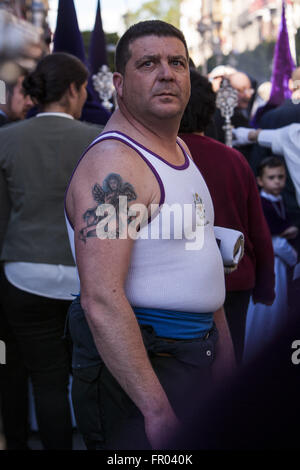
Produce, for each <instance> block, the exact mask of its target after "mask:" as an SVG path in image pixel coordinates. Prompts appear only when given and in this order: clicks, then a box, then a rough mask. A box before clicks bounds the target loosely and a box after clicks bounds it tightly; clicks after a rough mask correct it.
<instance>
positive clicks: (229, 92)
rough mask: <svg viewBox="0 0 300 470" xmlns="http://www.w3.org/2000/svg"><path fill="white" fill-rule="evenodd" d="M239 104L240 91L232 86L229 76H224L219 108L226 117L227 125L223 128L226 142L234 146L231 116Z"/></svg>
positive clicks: (219, 96)
mask: <svg viewBox="0 0 300 470" xmlns="http://www.w3.org/2000/svg"><path fill="white" fill-rule="evenodd" d="M237 104H238V93H237V91H236V90H235V89H234V88H232V86H231V85H230V82H229V80H228V78H225V77H224V78H223V80H222V83H221V86H220V89H219V91H218V93H217V101H216V105H217V108H219V110H220V111H221V116H222V117H223V118H225V125H224V126H223V129H224V131H225V143H226V145H228V146H229V147H232V129H233V126H232V125H231V118H232V116H233V113H234V108H235V107H236V106H237Z"/></svg>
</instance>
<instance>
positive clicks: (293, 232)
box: [279, 225, 299, 240]
mask: <svg viewBox="0 0 300 470" xmlns="http://www.w3.org/2000/svg"><path fill="white" fill-rule="evenodd" d="M298 233H299V229H298V227H296V226H295V225H291V226H290V227H288V228H287V229H285V231H284V232H282V233H281V234H280V235H279V236H280V237H281V238H286V239H287V240H292V239H293V238H296V237H297V235H298Z"/></svg>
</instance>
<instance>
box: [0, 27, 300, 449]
mask: <svg viewBox="0 0 300 470" xmlns="http://www.w3.org/2000/svg"><path fill="white" fill-rule="evenodd" d="M299 75H300V68H297V69H296V70H295V71H294V74H293V76H292V77H291V80H292V82H293V83H298V82H299V80H298V78H299ZM223 77H226V78H228V79H229V82H230V85H231V86H232V87H233V88H234V89H236V90H237V96H238V104H237V107H236V108H235V111H234V116H233V118H232V124H233V126H234V130H233V137H234V146H235V148H231V147H229V146H227V145H225V136H224V128H223V126H224V118H222V116H221V113H220V110H219V109H217V108H216V93H217V92H218V90H219V88H220V85H221V83H222V79H223ZM88 78H89V72H88V70H87V68H86V66H85V65H84V64H83V63H82V62H81V61H80V60H79V59H78V58H76V57H74V56H72V55H70V54H67V53H63V52H56V53H52V54H49V55H46V56H45V57H43V58H42V59H41V60H40V61H39V62H38V64H37V66H36V68H35V69H34V70H33V71H31V72H29V73H28V72H25V71H24V70H20V76H19V78H18V80H17V82H16V83H13V84H12V85H11V86H10V87H8V88H7V90H6V92H7V99H6V104H5V105H0V126H1V130H0V141H1V150H0V200H1V216H0V261H1V272H0V289H1V291H0V339H1V340H3V341H4V342H5V344H6V352H7V354H6V364H5V365H0V401H1V413H0V415H1V416H2V422H3V433H4V436H5V440H6V447H7V449H9V450H17V449H28V448H29V447H28V436H29V416H28V380H29V379H30V380H31V383H32V387H33V394H34V400H35V407H36V416H37V423H38V429H39V434H40V438H41V441H42V444H43V447H44V448H45V449H48V450H53V449H69V450H70V449H72V421H71V411H70V402H69V397H68V385H69V379H70V374H72V376H73V379H72V380H73V385H72V399H73V407H74V412H75V418H76V425H77V427H78V430H79V432H80V433H81V435H82V437H83V439H84V442H85V445H86V447H87V449H90V450H96V449H99V450H101V449H158V448H168V446H172V445H177V444H176V443H177V439H178V436H182V440H179V444H178V445H179V446H180V445H184V446H186V448H188V447H189V444H188V442H187V440H186V436H187V435H189V436H190V437H191V434H190V433H191V429H193V426H196V428H197V429H198V426H199V422H198V421H197V422H196V423H195V422H194V419H195V416H198V410H199V409H200V408H199V406H200V405H201V406H202V407H203V405H204V404H207V407H206V405H205V407H206V409H210V407H211V406H213V403H214V402H212V400H213V398H212V397H214V399H215V400H216V390H221V392H220V393H222V387H223V386H224V384H225V385H226V384H232V386H233V390H234V391H236V390H237V387H238V385H235V382H234V380H236V378H239V377H240V374H241V373H244V372H243V371H244V370H246V371H247V367H248V366H249V365H250V367H251V364H252V363H253V361H254V362H255V361H256V360H257V358H259V357H260V355H262V356H261V357H262V359H261V362H260V365H261V367H263V364H264V360H263V355H264V352H265V351H267V350H268V348H269V347H270V345H272V344H273V342H274V341H275V342H276V340H277V338H278V337H280V336H281V335H282V334H283V332H285V331H287V330H288V329H289V328H291V325H293V321H294V316H295V314H296V315H297V313H298V314H299V312H297V308H298V307H297V302H295V299H296V297H297V295H298V293H299V284H298V278H297V274H296V271H297V270H294V268H295V266H297V264H298V262H299V255H298V253H299V250H300V243H299V242H300V238H299V227H300V180H299V174H300V172H299V159H298V158H299V151H300V102H298V97H299V89H300V87H299V88H298V89H297V88H295V87H293V90H292V95H291V99H290V100H288V101H287V102H285V103H283V104H282V105H280V106H279V107H278V108H276V109H274V110H272V111H268V112H267V113H266V114H264V115H263V116H262V117H261V119H260V122H259V125H258V128H257V129H252V128H251V124H250V123H251V118H252V117H253V114H252V109H253V105H254V109H255V104H254V102H255V99H256V98H257V93H256V92H257V90H256V88H257V83H256V81H255V79H254V78H252V77H249V76H248V75H247V74H245V73H244V72H242V71H239V70H235V69H232V68H230V67H228V66H219V67H217V68H216V69H214V70H213V71H212V72H211V73H210V74H209V75H208V77H204V76H202V75H201V74H200V72H199V71H198V70H196V68H194V67H193V66H191V65H190V64H189V56H188V48H187V44H186V41H185V38H184V36H183V34H182V33H181V32H180V31H179V30H178V29H177V28H175V27H174V26H171V25H170V24H168V23H165V22H162V21H146V22H142V23H138V24H136V25H134V26H132V27H131V28H129V29H128V30H127V31H126V32H125V34H124V35H123V36H122V38H121V39H120V40H119V43H118V45H117V49H116V57H115V72H114V75H113V80H114V86H115V89H116V95H117V102H118V107H117V108H116V109H115V110H114V112H113V113H112V114H111V116H110V117H109V119H108V121H107V122H103V126H101V125H95V124H92V123H91V122H86V117H85V121H80V117H81V116H82V115H84V116H88V114H84V113H82V111H83V109H84V106H85V103H86V101H87V90H86V87H87V84H88ZM292 82H291V84H292ZM262 99H263V98H260V102H261V100H262ZM264 99H265V100H266V97H265V96H264ZM33 106H34V107H35V108H34V110H33V111H32V108H33ZM29 110H31V111H30V116H31V117H30V118H28V111H29ZM26 116H27V118H26ZM275 155H276V156H275ZM175 206H176V208H177V209H178V210H176V211H175V210H174V211H173V209H174V207H175ZM187 206H188V207H189V208H190V209H191V211H190V214H191V217H186V213H187V212H186V210H185V209H186V207H187ZM170 208H171V210H170ZM172 211H173V214H172V215H170V213H171V212H172ZM179 213H180V214H181V215H182V214H183V218H182V217H179V215H178V214H179ZM167 220H168V223H167V222H166V221H167ZM166 224H167V225H168V227H169V234H168V236H165V235H166V230H165V227H166ZM214 226H219V227H224V228H227V229H233V230H235V231H237V232H238V233H239V234H241V235H242V237H243V240H244V255H243V257H242V259H241V260H240V262H239V264H238V265H237V266H234V268H233V269H231V270H230V273H226V274H225V272H224V262H223V259H222V256H221V251H220V243H221V244H222V240H221V241H218V242H217V240H216V236H215V232H214ZM201 237H202V238H201ZM200 238H201V240H202V243H201V244H200V245H199V246H198V248H197V249H192V248H191V246H192V244H193V241H194V240H196V242H199V239H200ZM187 242H189V243H190V249H189V248H187V246H188V244H189V243H187ZM249 381H250V379H249ZM235 387H236V388H235ZM188 396H190V397H191V400H187V397H188ZM222 397H223V401H224V406H225V404H228V401H226V393H224V395H222ZM270 406H271V405H270ZM247 412H248V413H250V412H251V411H249V410H248V411H247ZM247 412H246V413H245V415H247ZM203 416H204V418H205V419H204V421H203V426H202V427H201V431H199V435H201V432H202V433H203V432H204V431H203V429H205V428H206V426H207V425H208V422H209V419H210V417H209V416H208V414H206V413H205V412H204V414H203ZM225 421H226V418H225V417H224V422H225ZM271 424H272V420H271V421H270V423H269V425H270V426H271ZM266 426H267V425H266ZM183 429H186V430H187V433H184V432H183ZM211 432H212V431H211ZM233 434H234V433H233ZM223 438H224V436H223V437H222V436H221V437H220V436H219V434H216V435H214V436H212V434H211V439H212V440H211V442H210V443H207V447H208V448H209V446H210V445H212V446H215V447H216V448H218V447H219V448H222V447H223V443H224V442H225V440H224V441H222V439H223ZM250 440H251V439H250ZM275 441H276V439H275ZM275 441H274V442H275ZM191 442H193V445H194V446H195V445H196V446H197V445H199V448H202V447H201V446H203V442H205V440H203V441H201V442H196V441H195V438H194V437H193V438H192V437H191ZM172 443H173V444H172ZM224 445H225V444H224ZM250 446H251V442H250Z"/></svg>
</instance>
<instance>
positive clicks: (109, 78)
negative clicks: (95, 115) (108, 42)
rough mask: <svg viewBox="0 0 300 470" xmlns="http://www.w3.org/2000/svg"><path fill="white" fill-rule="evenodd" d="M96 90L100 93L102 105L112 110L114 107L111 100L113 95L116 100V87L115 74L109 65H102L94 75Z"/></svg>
mask: <svg viewBox="0 0 300 470" xmlns="http://www.w3.org/2000/svg"><path fill="white" fill-rule="evenodd" d="M92 80H93V85H94V88H95V90H96V91H97V92H98V93H99V96H100V99H101V100H102V105H103V106H104V107H105V108H106V109H107V110H108V111H111V108H112V107H113V105H112V103H111V102H110V101H109V100H110V99H111V98H112V97H114V100H115V87H114V85H113V74H112V72H111V71H110V69H109V67H108V66H107V65H102V66H101V67H100V69H99V72H98V73H97V74H96V75H93V76H92Z"/></svg>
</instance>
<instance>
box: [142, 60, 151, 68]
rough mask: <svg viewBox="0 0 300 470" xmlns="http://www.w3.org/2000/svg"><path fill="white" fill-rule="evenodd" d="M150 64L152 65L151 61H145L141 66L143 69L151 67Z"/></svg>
mask: <svg viewBox="0 0 300 470" xmlns="http://www.w3.org/2000/svg"><path fill="white" fill-rule="evenodd" d="M152 64H153V62H152V60H147V61H146V62H144V63H143V64H142V65H143V67H151V65H152Z"/></svg>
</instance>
